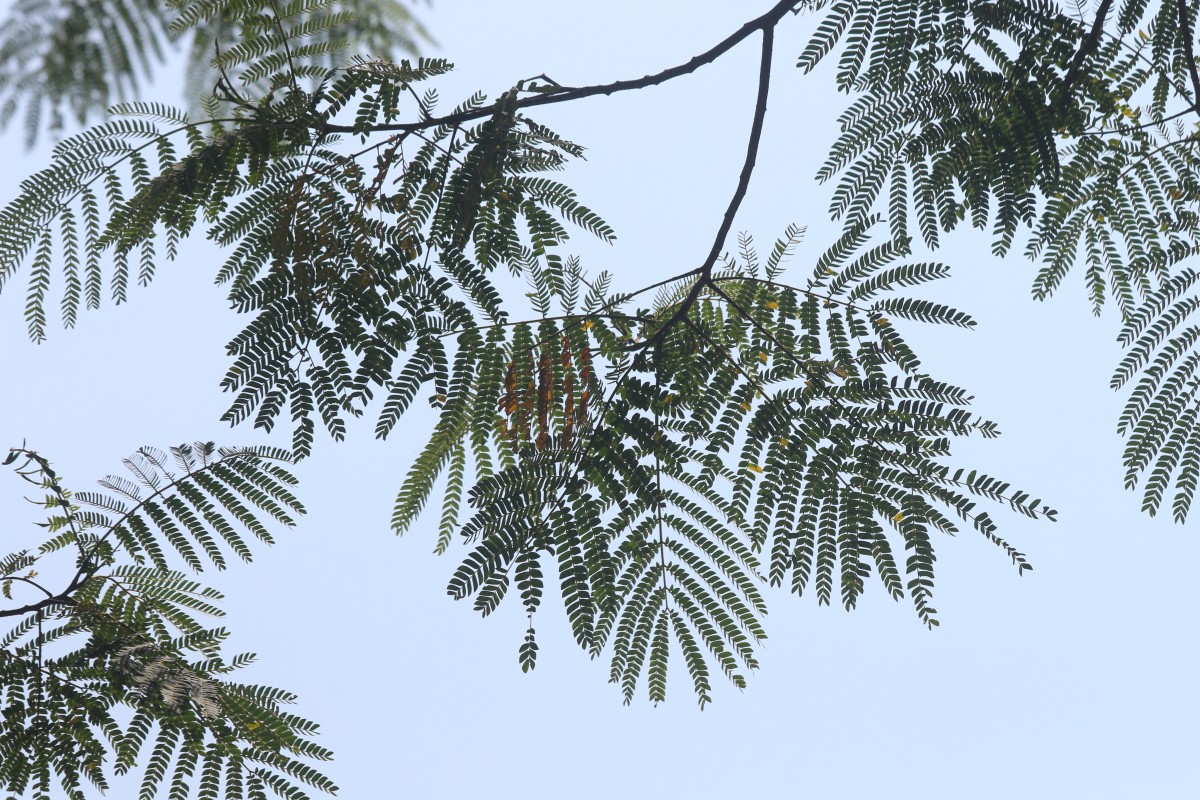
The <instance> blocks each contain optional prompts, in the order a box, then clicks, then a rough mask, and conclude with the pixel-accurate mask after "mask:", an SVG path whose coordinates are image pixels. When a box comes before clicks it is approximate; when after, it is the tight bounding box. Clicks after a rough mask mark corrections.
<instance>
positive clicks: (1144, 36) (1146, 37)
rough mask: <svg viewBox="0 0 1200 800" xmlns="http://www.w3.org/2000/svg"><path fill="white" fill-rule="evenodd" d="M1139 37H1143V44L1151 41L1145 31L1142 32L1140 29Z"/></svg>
mask: <svg viewBox="0 0 1200 800" xmlns="http://www.w3.org/2000/svg"><path fill="white" fill-rule="evenodd" d="M1138 36H1140V37H1142V41H1143V42H1145V41H1147V40H1149V38H1150V37H1149V36H1147V35H1146V32H1145V31H1144V30H1142V29H1141V28H1138Z"/></svg>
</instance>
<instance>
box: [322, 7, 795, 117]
mask: <svg viewBox="0 0 1200 800" xmlns="http://www.w3.org/2000/svg"><path fill="white" fill-rule="evenodd" d="M797 5H799V2H797V0H781V2H778V3H776V4H775V5H774V6H773V7H772V8H771V10H770V11H768V12H767V13H765V14H763V15H762V16H761V17H757V18H756V19H752V20H750V21H749V22H747V23H746V24H745V25H743V26H742V27H740V28H738V29H737V30H736V31H735V32H734V33H732V34H731V35H729V36H728V37H726V38H725V39H722V40H721V41H720V42H718V43H717V44H716V45H715V46H714V47H712V48H710V49H709V50H706V51H704V52H703V53H701V54H700V55H698V56H695V57H694V58H692V59H691V60H689V61H687V62H686V63H684V64H680V65H678V66H674V67H671V68H669V69H665V70H663V71H662V72H657V73H655V74H653V75H646V76H645V77H642V78H632V79H629V80H623V81H614V82H612V83H603V84H598V85H596V86H582V87H579V88H575V89H564V90H562V91H556V92H550V93H547V94H538V95H534V96H532V97H524V98H520V99H518V100H517V101H516V102H515V103H514V104H513V107H514V108H535V107H537V106H548V105H553V104H555V103H567V102H570V101H572V100H579V99H581V98H584V97H595V96H596V95H601V94H604V95H611V94H616V93H617V92H628V91H633V90H636V89H645V88H648V87H650V86H658V85H659V84H662V83H666V82H667V81H669V80H672V79H674V78H678V77H681V76H683V75H690V74H691V73H693V72H695V71H696V70H697V69H699V68H700V67H703V66H706V65H708V64H711V63H713V62H714V61H716V60H717V59H718V58H720V57H721V56H723V55H725V54H726V53H727V52H729V51H730V50H732V49H733V48H734V47H737V46H738V45H739V44H741V43H742V42H743V41H745V40H746V39H748V38H749V37H750V35H751V34H753V33H754V32H755V31H763V32H764V33H767V32H769V31H771V30H773V29H774V27H775V25H776V24H777V23H778V22H779V20H781V19H783V17H784V15H785V14H787V13H788V12H789V11H791V10H792V9H793V8H795V7H796V6H797ZM492 113H493V110H492V108H491V107H490V106H489V107H485V108H481V109H476V110H473V111H463V112H460V113H458V114H446V115H445V116H441V117H430V118H429V119H426V120H422V121H420V122H398V123H393V124H388V125H376V126H373V127H371V128H369V129H368V130H369V131H370V132H372V133H381V132H384V131H416V130H424V129H426V128H436V127H439V126H441V125H447V126H450V127H454V126H457V125H462V124H463V123H466V122H471V121H473V120H477V119H485V118H487V117H490V116H491V115H492ZM325 131H326V132H327V133H362V132H363V130H362V129H361V128H356V127H355V126H353V125H327V126H326V127H325Z"/></svg>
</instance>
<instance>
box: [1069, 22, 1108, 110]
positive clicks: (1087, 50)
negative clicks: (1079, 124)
mask: <svg viewBox="0 0 1200 800" xmlns="http://www.w3.org/2000/svg"><path fill="white" fill-rule="evenodd" d="M1110 8H1112V0H1103V2H1101V3H1100V7H1099V8H1098V9H1096V19H1095V21H1093V22H1092V29H1091V30H1090V31H1089V32H1088V35H1087V36H1086V37H1084V40H1083V41H1082V42H1080V43H1079V50H1078V51H1076V53H1075V58H1073V59H1071V65H1070V66H1069V67H1067V75H1066V77H1065V78H1063V85H1062V92H1063V94H1064V95H1065V94H1066V93H1067V92H1068V91H1069V90H1070V88H1071V85H1072V84H1073V83H1074V82H1075V80H1076V79H1077V78H1078V77H1079V70H1080V69H1081V68H1082V67H1083V62H1084V61H1086V60H1087V57H1088V56H1090V55H1091V54H1092V53H1094V52H1095V51H1096V48H1097V47H1099V46H1100V39H1101V37H1102V36H1103V35H1104V23H1105V21H1106V20H1107V19H1108V11H1109V9H1110Z"/></svg>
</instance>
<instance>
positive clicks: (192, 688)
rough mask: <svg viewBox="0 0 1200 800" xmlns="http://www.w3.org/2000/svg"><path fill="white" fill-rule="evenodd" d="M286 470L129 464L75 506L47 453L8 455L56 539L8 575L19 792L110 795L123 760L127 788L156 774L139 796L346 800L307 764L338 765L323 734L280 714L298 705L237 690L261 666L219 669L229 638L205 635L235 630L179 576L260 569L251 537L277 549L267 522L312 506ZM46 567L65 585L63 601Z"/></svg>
mask: <svg viewBox="0 0 1200 800" xmlns="http://www.w3.org/2000/svg"><path fill="white" fill-rule="evenodd" d="M286 462H287V455H286V454H285V453H282V452H280V451H278V450H274V449H271V448H222V449H219V450H218V449H217V448H216V447H215V446H214V445H213V444H212V443H211V442H210V443H199V442H198V443H197V444H196V445H194V446H189V445H181V446H179V447H172V448H171V449H170V454H169V455H168V454H167V453H165V452H162V451H160V450H157V449H154V448H149V447H143V448H142V449H140V450H138V451H137V452H136V453H134V454H133V455H132V456H130V457H129V458H128V459H125V462H124V463H125V466H126V467H127V468H128V470H129V472H130V473H131V475H132V479H130V478H127V477H122V476H115V475H110V476H108V477H107V478H105V479H104V480H102V481H101V482H100V485H101V487H102V488H103V490H102V491H98V492H78V493H73V492H72V491H71V490H70V489H68V488H67V487H66V485H65V484H64V483H63V481H62V479H61V478H60V477H59V476H58V475H57V473H56V472H55V471H54V469H53V468H52V467H51V465H50V462H49V461H48V460H47V459H46V458H45V457H44V456H42V455H40V454H39V453H37V452H35V451H33V450H29V449H27V448H25V447H20V448H14V449H12V450H11V451H9V453H8V457H7V458H6V459H5V460H4V465H5V466H11V468H12V469H13V470H14V472H15V473H16V475H17V476H19V477H20V478H22V479H24V480H25V481H26V482H27V483H29V484H31V485H32V486H34V487H36V491H38V492H41V493H42V496H41V498H40V499H39V500H38V502H39V504H40V505H41V506H42V507H44V508H45V510H46V514H47V516H46V521H45V522H43V523H38V524H39V526H40V527H41V528H42V529H43V531H44V535H45V536H46V537H47V538H45V540H44V541H43V542H42V543H41V544H40V545H38V546H37V547H34V548H26V549H22V550H18V551H16V552H13V553H9V554H8V555H7V556H5V557H4V559H3V561H2V562H0V564H2V566H0V589H2V591H3V594H4V598H5V599H6V600H7V601H8V602H9V603H11V604H12V605H11V607H7V608H3V609H0V616H4V617H11V618H13V619H15V620H16V624H15V625H14V626H13V628H12V629H11V630H10V631H9V632H8V633H7V634H6V635H5V637H4V639H3V649H0V654H2V655H0V692H2V693H3V697H4V709H5V710H4V717H3V722H2V723H0V765H2V766H0V782H2V783H3V785H4V787H5V789H6V790H8V791H10V792H15V793H17V794H22V793H24V792H26V791H29V792H31V796H32V797H49V796H50V793H51V791H52V785H53V784H55V783H57V784H59V785H60V786H61V788H62V790H63V792H65V793H66V796H68V797H72V798H75V797H83V796H84V794H83V792H82V791H81V784H82V783H83V782H84V781H87V782H88V783H91V784H92V785H93V786H95V787H96V788H98V789H101V790H103V789H106V788H107V787H108V785H109V781H108V777H107V775H106V770H105V769H104V765H105V763H106V762H107V761H109V760H110V759H111V761H112V769H113V771H114V772H115V773H116V774H117V775H121V774H124V773H127V772H129V771H130V770H132V769H133V768H134V767H135V766H136V765H137V763H138V762H139V761H144V764H145V767H144V771H143V777H142V781H141V789H140V796H141V797H152V796H154V795H155V794H156V793H157V792H158V791H159V790H160V789H167V791H168V794H169V796H171V797H180V796H187V795H188V793H189V785H190V781H191V780H192V779H193V778H195V779H196V781H197V782H196V783H195V786H196V787H197V789H198V791H199V795H200V796H202V797H216V796H223V797H228V798H241V797H261V796H263V795H264V790H265V789H266V788H268V787H269V788H271V789H272V790H273V791H275V792H276V793H279V794H282V795H284V796H288V797H304V796H305V794H304V792H303V791H302V790H301V788H300V784H306V785H308V786H311V787H314V788H316V789H318V790H321V791H327V792H328V791H334V790H335V787H334V786H333V784H332V783H330V781H329V780H328V779H326V778H325V777H323V776H322V775H321V774H320V773H319V772H317V771H316V770H315V769H314V768H313V767H311V766H310V765H308V764H306V763H305V761H306V760H314V759H315V760H327V759H328V758H329V757H330V754H329V752H328V751H327V750H325V749H324V748H322V747H319V746H318V745H316V744H314V743H313V742H312V741H311V740H310V739H309V738H308V737H310V736H311V735H312V734H314V733H315V732H316V726H315V725H314V724H312V723H310V722H308V721H307V720H304V719H301V718H300V717H297V716H295V715H293V714H290V713H287V712H285V711H284V710H283V709H282V708H281V706H282V705H285V704H288V703H291V702H294V699H295V698H294V697H293V696H292V695H290V694H289V693H287V692H284V691H281V690H279V689H273V688H271V687H267V686H256V685H249V684H241V683H234V682H231V681H229V680H228V679H227V678H226V677H225V676H226V675H227V674H229V673H230V672H233V671H234V670H237V669H239V668H241V667H244V666H246V665H247V664H250V663H251V662H253V660H254V655H253V654H251V653H243V654H239V655H236V656H233V657H232V658H228V659H227V658H225V657H223V656H222V654H221V642H222V641H223V640H224V639H225V638H226V636H227V635H228V632H227V631H226V630H225V629H224V628H208V627H206V626H204V625H203V624H202V623H201V622H200V621H199V620H198V616H199V615H204V616H207V617H219V616H221V615H222V613H223V612H222V611H221V610H220V608H218V607H217V606H216V605H215V604H216V603H217V602H219V601H220V599H221V595H220V593H218V592H216V591H215V590H213V589H210V588H207V587H204V586H202V585H201V584H199V583H197V582H196V581H193V580H191V579H190V578H189V577H188V576H187V575H186V574H185V573H182V572H179V571H178V570H175V569H172V568H171V566H170V564H171V562H172V561H175V560H178V561H182V562H183V565H184V566H186V567H187V568H188V569H189V570H191V571H194V572H200V571H201V570H202V569H203V567H204V565H205V564H211V565H212V566H215V567H216V568H218V569H223V568H224V567H225V559H226V554H227V553H232V554H234V555H236V556H237V557H238V558H240V559H242V560H245V561H249V560H250V558H251V551H250V547H249V545H248V544H247V542H246V539H245V535H244V533H243V532H242V531H241V530H240V529H244V530H245V531H246V532H249V533H250V534H253V536H254V537H255V538H257V539H259V540H261V541H263V542H265V543H268V544H269V543H270V542H271V534H270V531H269V529H268V528H267V526H266V523H264V521H263V519H262V517H264V516H265V517H268V518H270V519H271V520H272V521H273V522H276V523H279V524H283V525H286V526H291V525H293V524H294V523H293V515H295V514H298V513H303V511H304V509H303V507H302V506H301V505H300V504H299V502H298V501H297V500H296V498H295V497H294V496H293V494H292V491H291V487H292V486H293V485H294V484H295V479H294V478H293V477H292V476H291V475H290V474H289V473H288V471H287V470H286V469H285V468H284V467H283V466H282V464H283V463H286ZM167 546H169V549H170V551H173V553H171V556H170V557H169V556H168V548H167ZM67 555H69V556H70V559H69V562H64V560H63V556H67ZM56 556H58V557H57V558H56ZM42 570H48V571H49V573H50V574H51V575H53V574H55V573H59V574H65V575H68V576H69V577H67V578H66V579H65V580H64V588H62V589H61V590H58V591H54V590H52V589H50V588H47V587H48V586H54V584H52V583H50V582H49V578H48V577H43V576H42V575H41V574H40V572H41V571H42ZM23 598H30V599H28V600H27V601H23ZM122 712H125V713H122Z"/></svg>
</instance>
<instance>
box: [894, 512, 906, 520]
mask: <svg viewBox="0 0 1200 800" xmlns="http://www.w3.org/2000/svg"><path fill="white" fill-rule="evenodd" d="M892 519H894V520H895V521H896V522H903V521H904V512H903V511H897V512H896V516H894V517H892Z"/></svg>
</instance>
